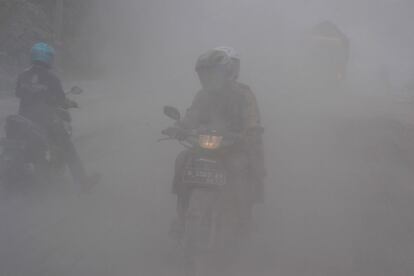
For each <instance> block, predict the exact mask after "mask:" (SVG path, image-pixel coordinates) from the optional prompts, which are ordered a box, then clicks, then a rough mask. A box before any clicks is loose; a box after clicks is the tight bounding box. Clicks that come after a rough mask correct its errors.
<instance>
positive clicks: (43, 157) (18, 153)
mask: <svg viewBox="0 0 414 276" xmlns="http://www.w3.org/2000/svg"><path fill="white" fill-rule="evenodd" d="M81 93H83V90H82V89H81V88H79V87H76V86H75V87H73V88H72V89H71V90H70V91H68V92H66V94H67V95H68V94H72V95H79V94H81ZM77 107H78V105H77V103H76V102H74V101H72V100H67V103H66V106H65V107H59V108H56V109H55V114H54V119H53V124H54V127H53V129H58V130H59V135H67V137H70V136H71V135H72V127H71V115H70V112H69V110H68V109H70V108H77ZM5 132H6V136H5V137H4V138H2V139H1V140H0V147H1V149H2V151H1V153H0V180H1V183H2V186H3V188H7V187H9V186H14V185H16V184H17V183H33V182H35V183H42V182H50V181H51V179H52V178H53V177H60V176H62V175H63V174H64V171H65V165H66V164H65V160H64V153H63V150H62V149H61V148H60V147H59V146H58V145H56V144H55V143H54V142H53V141H52V140H53V139H50V137H49V135H48V134H46V133H45V131H44V130H43V129H42V128H41V127H39V126H38V125H36V124H35V123H34V122H32V121H31V120H30V119H28V118H25V117H23V116H21V115H10V116H8V117H7V118H6V125H5Z"/></svg>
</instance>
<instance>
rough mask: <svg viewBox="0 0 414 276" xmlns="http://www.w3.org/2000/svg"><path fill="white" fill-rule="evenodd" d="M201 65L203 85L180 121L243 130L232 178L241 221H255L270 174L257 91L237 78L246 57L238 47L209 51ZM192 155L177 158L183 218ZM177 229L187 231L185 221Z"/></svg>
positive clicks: (230, 158)
mask: <svg viewBox="0 0 414 276" xmlns="http://www.w3.org/2000/svg"><path fill="white" fill-rule="evenodd" d="M195 70H196V72H197V74H198V77H199V79H200V82H201V86H202V89H201V90H200V91H199V92H198V94H197V95H196V96H195V98H194V100H193V103H192V105H191V107H190V108H189V109H188V110H187V112H186V114H185V116H184V118H183V119H182V120H181V121H180V122H179V123H178V125H179V127H181V128H183V129H198V128H200V127H205V126H208V125H216V124H217V123H219V124H221V125H224V126H225V128H226V130H227V131H229V132H232V133H236V134H239V136H240V137H241V139H240V141H238V142H237V143H236V145H235V146H234V147H233V148H232V150H231V151H230V152H228V153H227V154H226V156H224V163H225V165H226V167H227V168H226V169H227V171H228V173H229V177H230V178H232V181H231V182H232V183H235V187H234V188H235V189H234V191H233V193H234V197H235V201H236V202H237V203H236V204H237V207H236V208H238V209H239V210H238V213H239V219H240V223H241V225H244V226H249V224H250V219H251V211H252V210H251V209H252V205H253V204H254V203H257V202H261V201H262V200H263V181H264V176H265V169H264V158H263V148H262V137H261V136H262V135H261V134H262V129H263V128H262V127H261V125H260V114H259V108H258V105H257V102H256V98H255V95H254V94H253V92H252V91H251V90H250V88H249V87H248V86H247V85H244V84H242V83H239V82H238V81H237V79H238V77H239V73H240V56H239V55H238V53H237V52H236V51H235V50H234V49H233V48H230V47H218V48H215V49H212V50H209V51H208V52H206V53H204V54H203V55H201V56H200V57H199V58H198V60H197V63H196V66H195ZM181 135H184V134H183V133H182V134H181V133H177V136H178V138H184V137H180V136H181ZM190 155H191V152H189V151H184V152H182V153H181V154H180V155H179V156H178V157H177V160H176V162H175V176H174V183H173V193H175V194H177V197H178V216H179V220H178V222H182V221H183V215H184V211H185V210H186V208H187V206H186V199H185V195H186V193H185V190H183V187H180V179H181V172H182V171H183V166H184V165H185V162H186V160H187V159H188V158H189V157H190ZM246 177H247V178H248V179H246ZM242 183H245V184H242ZM177 228H178V229H177V231H180V230H182V229H181V227H179V226H177ZM173 231H174V230H173ZM174 232H175V231H174Z"/></svg>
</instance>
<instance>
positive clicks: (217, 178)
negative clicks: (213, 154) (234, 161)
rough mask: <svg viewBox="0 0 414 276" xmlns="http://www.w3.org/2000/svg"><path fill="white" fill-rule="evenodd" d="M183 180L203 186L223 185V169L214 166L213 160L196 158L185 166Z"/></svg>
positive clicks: (224, 179) (224, 178) (224, 182)
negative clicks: (203, 160)
mask: <svg viewBox="0 0 414 276" xmlns="http://www.w3.org/2000/svg"><path fill="white" fill-rule="evenodd" d="M183 182H184V183H188V184H196V185H203V186H209V185H212V186H223V185H225V184H226V175H225V173H224V171H223V170H221V169H220V168H217V167H215V163H214V162H211V161H208V160H207V162H202V160H201V162H200V160H197V162H195V163H193V164H191V165H190V166H187V167H186V168H185V170H184V175H183Z"/></svg>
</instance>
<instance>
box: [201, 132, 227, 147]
mask: <svg viewBox="0 0 414 276" xmlns="http://www.w3.org/2000/svg"><path fill="white" fill-rule="evenodd" d="M222 141H223V137H222V136H214V135H200V136H199V139H198V143H199V145H200V147H202V148H203V149H208V150H215V149H218V148H219V147H220V146H221V142H222Z"/></svg>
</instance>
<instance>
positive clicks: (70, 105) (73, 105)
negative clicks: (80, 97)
mask: <svg viewBox="0 0 414 276" xmlns="http://www.w3.org/2000/svg"><path fill="white" fill-rule="evenodd" d="M66 107H67V108H78V107H79V105H78V103H77V102H75V101H72V100H69V99H67V100H66Z"/></svg>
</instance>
